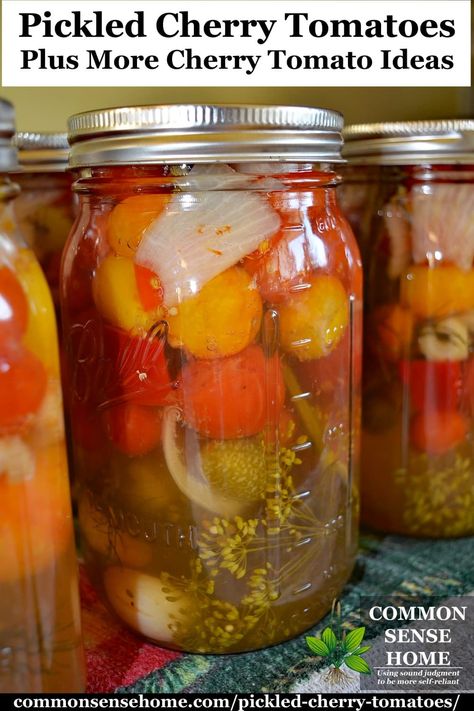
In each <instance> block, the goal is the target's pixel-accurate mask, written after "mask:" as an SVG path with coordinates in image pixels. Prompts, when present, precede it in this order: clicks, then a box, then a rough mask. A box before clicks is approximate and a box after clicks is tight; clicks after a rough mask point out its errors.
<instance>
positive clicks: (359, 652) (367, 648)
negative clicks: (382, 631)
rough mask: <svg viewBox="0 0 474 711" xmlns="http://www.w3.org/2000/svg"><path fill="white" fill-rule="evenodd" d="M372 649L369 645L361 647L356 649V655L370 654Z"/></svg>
mask: <svg viewBox="0 0 474 711" xmlns="http://www.w3.org/2000/svg"><path fill="white" fill-rule="evenodd" d="M370 648H371V645H370V644H367V645H366V646H365V647H359V648H358V649H356V651H355V652H354V654H364V652H368V651H369V649H370Z"/></svg>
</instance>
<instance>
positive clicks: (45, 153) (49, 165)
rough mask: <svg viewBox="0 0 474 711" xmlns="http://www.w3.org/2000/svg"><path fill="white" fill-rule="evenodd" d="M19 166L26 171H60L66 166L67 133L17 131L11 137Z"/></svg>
mask: <svg viewBox="0 0 474 711" xmlns="http://www.w3.org/2000/svg"><path fill="white" fill-rule="evenodd" d="M13 145H14V146H16V147H17V149H18V159H19V163H20V168H21V169H22V170H23V171H26V172H28V173H42V172H47V173H51V172H62V171H64V170H67V168H68V159H69V143H68V140H67V133H37V132H32V131H19V132H18V133H16V134H15V135H14V137H13Z"/></svg>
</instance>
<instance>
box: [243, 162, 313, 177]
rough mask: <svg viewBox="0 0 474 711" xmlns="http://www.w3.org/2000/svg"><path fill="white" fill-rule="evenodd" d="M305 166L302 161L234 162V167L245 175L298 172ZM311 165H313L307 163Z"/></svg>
mask: <svg viewBox="0 0 474 711" xmlns="http://www.w3.org/2000/svg"><path fill="white" fill-rule="evenodd" d="M304 167H305V166H302V165H301V163H274V162H273V163H270V162H267V163H233V164H232V168H234V169H235V170H236V171H238V172H239V173H244V174H245V175H284V174H285V173H298V172H299V171H301V170H302V168H304ZM306 167H309V168H310V167H311V165H306Z"/></svg>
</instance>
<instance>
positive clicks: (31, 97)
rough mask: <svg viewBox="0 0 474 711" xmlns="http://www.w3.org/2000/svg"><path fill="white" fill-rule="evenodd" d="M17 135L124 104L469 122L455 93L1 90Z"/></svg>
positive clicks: (461, 94)
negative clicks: (293, 107) (283, 108)
mask: <svg viewBox="0 0 474 711" xmlns="http://www.w3.org/2000/svg"><path fill="white" fill-rule="evenodd" d="M1 94H2V95H3V96H4V97H5V98H7V99H9V100H10V101H12V102H13V103H14V104H15V106H16V110H17V126H18V129H19V130H21V131H64V130H65V127H66V121H67V117H68V116H69V115H71V114H73V113H76V112H78V111H87V110H89V109H94V108H104V107H106V106H121V105H122V106H123V105H127V104H142V103H143V104H151V103H166V102H169V103H177V102H224V103H232V102H238V103H247V102H248V103H266V102H268V103H277V104H285V103H289V104H300V105H304V104H307V105H310V106H324V107H327V108H333V109H337V110H338V111H341V112H342V113H343V114H344V116H345V118H346V122H347V123H356V122H364V121H400V120H408V119H421V118H448V117H461V116H469V115H470V112H471V108H472V107H471V105H470V103H471V97H470V89H456V88H421V89H420V88H379V87H374V88H372V87H370V88H354V87H351V88H313V87H304V88H299V87H298V88H295V87H283V88H272V87H261V88H260V87H253V88H238V89H235V88H229V87H222V88H219V87H218V88H215V87H213V88H202V87H185V88H159V87H152V88H137V87H121V88H109V87H105V88H102V87H100V88H70V87H66V88H41V87H31V88H30V87H28V88H3V89H1Z"/></svg>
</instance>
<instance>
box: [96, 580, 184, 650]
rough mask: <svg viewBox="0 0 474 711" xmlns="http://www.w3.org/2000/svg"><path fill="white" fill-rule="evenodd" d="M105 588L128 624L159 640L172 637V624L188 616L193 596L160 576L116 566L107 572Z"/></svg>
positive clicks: (114, 608) (115, 607) (120, 615)
mask: <svg viewBox="0 0 474 711" xmlns="http://www.w3.org/2000/svg"><path fill="white" fill-rule="evenodd" d="M104 588H105V593H106V595H107V598H108V601H109V603H110V605H111V606H112V609H113V610H114V611H115V612H116V614H117V615H118V616H119V617H120V619H121V620H123V621H124V622H125V623H126V624H127V625H129V627H131V628H132V629H133V630H135V631H136V632H140V633H141V634H142V635H144V636H145V637H148V638H150V639H153V640H157V641H160V642H166V643H170V642H172V641H173V624H174V623H175V621H176V620H179V619H180V618H181V619H182V620H184V619H185V611H186V609H189V606H190V599H189V597H188V596H187V595H186V594H185V593H182V592H180V591H178V590H170V588H169V585H163V584H162V582H161V580H160V579H159V578H155V577H153V576H151V575H146V574H145V573H139V572H137V571H136V570H130V569H129V568H120V567H118V566H114V567H111V568H108V569H107V570H106V572H105V574H104Z"/></svg>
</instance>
